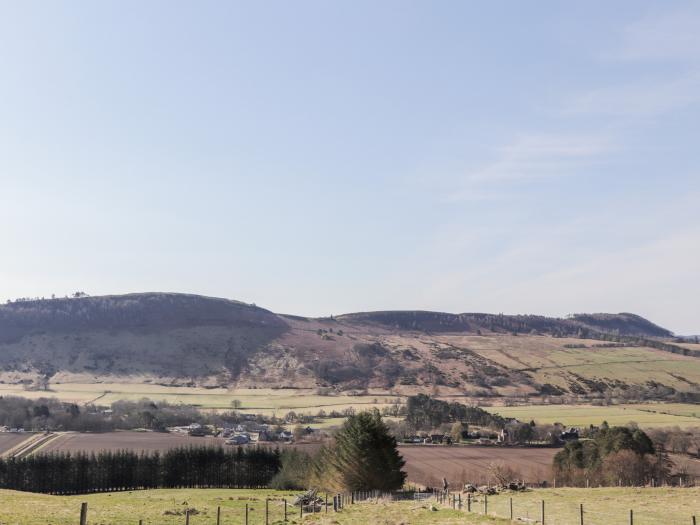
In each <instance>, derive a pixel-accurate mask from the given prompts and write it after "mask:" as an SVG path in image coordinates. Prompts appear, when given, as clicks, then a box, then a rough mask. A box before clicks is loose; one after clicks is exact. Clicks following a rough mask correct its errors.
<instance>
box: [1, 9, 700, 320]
mask: <svg viewBox="0 0 700 525" xmlns="http://www.w3.org/2000/svg"><path fill="white" fill-rule="evenodd" d="M698 27H700V4H699V3H698V2H693V1H687V2H676V1H665V0H664V1H661V0H659V1H656V2H646V1H639V0H634V1H627V2H625V1H619V2H614V3H611V2H609V1H597V2H595V1H592V2H546V1H541V2H517V1H511V2H504V1H494V2H463V1H455V2H449V1H440V2H432V1H424V2H410V1H404V0H402V1H395V2H394V1H380V2H377V1H368V2H360V1H352V2H349V1H348V2H327V1H319V2H305V1H301V2H286V1H285V2H282V1H280V2H245V3H243V2H240V3H237V2H224V1H221V2H172V1H167V2H154V1H151V2H140V1H139V2H128V1H119V2H106V1H105V2H91V1H83V2H80V1H72V2H58V1H57V2H45V1H37V2H32V1H24V0H23V1H13V2H8V1H0V220H1V223H0V224H2V227H1V228H0V243H1V244H0V245H1V246H2V248H3V249H2V252H0V299H2V300H4V299H7V298H14V297H20V296H42V295H45V296H48V295H50V294H51V293H56V294H58V295H63V294H66V293H69V292H72V291H75V290H84V291H86V292H88V293H90V294H94V295H97V294H106V293H123V292H133V291H182V292H194V293H202V294H207V295H214V296H223V297H230V298H236V299H240V300H244V301H247V302H255V303H256V304H258V305H261V306H265V307H268V308H270V309H273V310H275V311H278V312H289V313H297V314H305V315H328V314H339V313H343V312H349V311H358V310H372V309H414V308H420V309H434V310H442V311H452V312H463V311H489V312H504V313H541V314H547V315H566V314H568V313H574V312H583V311H586V312H591V311H596V312H597V311H612V312H618V311H632V312H636V313H639V314H641V315H644V316H647V317H649V318H650V319H652V320H653V321H655V322H658V323H660V324H662V325H664V326H667V327H669V328H670V329H672V330H674V331H676V332H678V333H700V307H699V305H700V301H699V298H700V31H698Z"/></svg>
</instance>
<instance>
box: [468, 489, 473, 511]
mask: <svg viewBox="0 0 700 525" xmlns="http://www.w3.org/2000/svg"><path fill="white" fill-rule="evenodd" d="M471 511H472V493H471V492H468V493H467V512H471Z"/></svg>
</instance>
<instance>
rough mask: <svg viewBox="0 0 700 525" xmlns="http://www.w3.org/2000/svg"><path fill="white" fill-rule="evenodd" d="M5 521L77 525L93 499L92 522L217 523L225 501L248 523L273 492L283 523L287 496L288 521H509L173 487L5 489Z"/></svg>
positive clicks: (419, 505)
mask: <svg viewBox="0 0 700 525" xmlns="http://www.w3.org/2000/svg"><path fill="white" fill-rule="evenodd" d="M0 498H2V501H3V505H2V506H0V523H11V524H12V525H38V524H46V525H75V524H76V523H77V522H78V517H79V515H80V505H81V503H82V502H86V503H87V504H88V520H87V522H88V524H90V525H94V524H100V525H128V524H134V525H137V524H138V523H139V520H143V524H144V525H155V524H158V525H184V523H185V510H186V509H190V514H191V516H190V524H191V525H200V524H201V525H213V524H215V523H216V514H217V507H221V525H243V524H244V523H245V507H246V504H247V505H248V512H249V521H248V523H249V525H262V524H264V523H265V506H266V501H265V500H266V498H270V501H269V503H268V506H269V507H268V508H269V523H270V524H281V523H284V521H283V520H284V501H283V500H284V499H285V498H286V499H287V501H288V502H289V503H290V504H289V505H288V522H287V523H289V524H295V523H296V524H299V523H306V524H312V523H314V524H331V523H334V524H342V525H346V524H347V525H361V524H365V523H382V524H387V525H388V524H399V523H411V524H415V525H437V524H455V525H456V524H469V525H482V524H483V525H486V524H497V523H506V522H505V521H503V520H496V519H492V518H484V517H482V516H479V515H476V514H474V515H471V516H465V515H464V513H462V512H460V511H456V510H451V509H446V508H441V509H439V510H436V511H435V510H431V506H432V502H414V501H408V502H397V503H385V502H379V503H362V504H356V505H348V506H346V507H345V508H344V509H343V510H342V511H341V512H339V513H334V512H333V508H332V507H330V509H329V511H328V513H327V514H326V513H325V512H321V513H317V514H306V515H305V516H304V517H303V518H301V519H300V517H299V508H298V507H293V506H292V505H291V502H292V501H293V499H294V494H293V493H291V492H281V491H273V490H223V489H221V490H220V489H172V490H143V491H133V492H112V493H105V494H88V495H82V496H47V495H43V494H31V493H25V492H15V491H8V490H0Z"/></svg>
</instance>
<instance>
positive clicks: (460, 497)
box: [459, 492, 462, 510]
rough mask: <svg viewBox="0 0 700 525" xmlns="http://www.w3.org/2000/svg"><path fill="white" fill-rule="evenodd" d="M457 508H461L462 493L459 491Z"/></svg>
mask: <svg viewBox="0 0 700 525" xmlns="http://www.w3.org/2000/svg"><path fill="white" fill-rule="evenodd" d="M459 510H462V493H461V492H460V493H459Z"/></svg>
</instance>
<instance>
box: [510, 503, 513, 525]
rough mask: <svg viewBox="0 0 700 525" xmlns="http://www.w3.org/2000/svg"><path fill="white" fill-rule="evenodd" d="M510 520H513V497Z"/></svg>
mask: <svg viewBox="0 0 700 525" xmlns="http://www.w3.org/2000/svg"><path fill="white" fill-rule="evenodd" d="M510 521H513V498H510Z"/></svg>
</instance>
